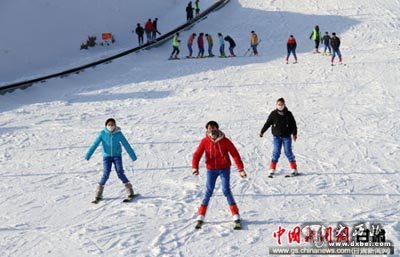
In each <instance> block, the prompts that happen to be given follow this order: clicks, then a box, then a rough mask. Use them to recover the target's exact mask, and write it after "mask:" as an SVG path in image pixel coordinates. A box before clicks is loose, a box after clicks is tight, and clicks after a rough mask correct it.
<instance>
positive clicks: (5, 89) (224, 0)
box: [0, 0, 230, 93]
mask: <svg viewBox="0 0 400 257" xmlns="http://www.w3.org/2000/svg"><path fill="white" fill-rule="evenodd" d="M229 1H230V0H219V1H218V2H216V3H214V4H213V5H212V6H210V7H209V8H207V9H206V10H204V11H203V12H202V13H200V14H199V15H198V16H196V17H195V18H194V19H192V20H190V21H188V22H186V23H184V24H183V25H181V26H179V27H177V28H175V29H174V30H171V31H170V32H167V33H166V34H163V35H162V36H160V37H159V38H157V40H156V41H155V42H152V43H146V44H144V45H142V46H138V47H135V48H132V49H129V50H126V51H124V52H121V53H118V54H115V55H112V56H110V57H107V58H104V59H101V60H98V61H95V62H91V63H88V64H85V65H82V66H78V67H75V68H71V69H68V70H64V71H61V72H57V73H53V74H50V75H46V76H43V77H39V78H35V79H30V80H26V81H21V82H16V83H12V84H8V85H2V86H0V93H7V92H10V91H13V90H14V89H18V88H27V87H30V86H31V85H33V84H35V83H38V82H45V81H46V80H48V79H51V78H56V77H64V76H66V75H69V74H71V73H79V71H82V70H84V69H87V68H90V67H94V66H96V65H99V64H103V63H109V62H111V61H112V60H114V59H118V58H121V57H123V56H125V55H128V54H131V53H135V52H138V51H140V50H143V49H149V48H152V47H155V46H158V45H161V44H164V43H165V42H166V41H167V40H168V39H171V38H172V37H173V36H174V35H175V33H177V32H180V31H182V30H185V29H189V28H191V27H192V26H194V24H195V23H196V22H198V21H200V20H202V19H204V18H206V16H207V15H208V14H210V13H211V12H213V11H217V10H219V9H220V8H222V7H223V6H225V5H226V4H227V3H228V2H229Z"/></svg>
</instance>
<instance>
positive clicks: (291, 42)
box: [286, 35, 297, 64]
mask: <svg viewBox="0 0 400 257" xmlns="http://www.w3.org/2000/svg"><path fill="white" fill-rule="evenodd" d="M286 47H287V56H286V64H288V63H289V57H290V54H291V53H292V54H293V56H294V63H297V56H296V47H297V43H296V39H295V38H294V36H293V35H290V37H289V39H288V41H287V44H286Z"/></svg>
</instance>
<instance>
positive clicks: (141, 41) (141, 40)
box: [138, 35, 143, 46]
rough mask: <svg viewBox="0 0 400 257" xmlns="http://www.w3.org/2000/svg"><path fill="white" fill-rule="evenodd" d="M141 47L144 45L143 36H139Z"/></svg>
mask: <svg viewBox="0 0 400 257" xmlns="http://www.w3.org/2000/svg"><path fill="white" fill-rule="evenodd" d="M138 42H139V46H141V45H143V35H138Z"/></svg>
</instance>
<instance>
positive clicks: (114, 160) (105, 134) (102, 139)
mask: <svg viewBox="0 0 400 257" xmlns="http://www.w3.org/2000/svg"><path fill="white" fill-rule="evenodd" d="M100 143H101V144H102V146H103V176H102V177H101V179H100V182H99V184H98V187H97V191H96V198H95V201H93V202H94V203H97V202H98V201H100V200H101V199H102V198H103V190H104V185H105V184H106V182H107V180H108V178H109V177H110V173H111V166H112V164H114V168H115V170H116V172H117V175H118V178H119V179H120V180H121V181H122V182H123V183H124V185H125V188H126V191H127V193H128V198H132V197H133V195H134V193H133V188H132V184H131V183H130V182H129V180H128V178H127V177H126V176H125V172H124V168H123V166H122V157H121V153H122V147H121V144H122V145H123V146H124V148H125V150H126V151H127V152H128V154H129V157H131V159H132V161H136V160H137V157H136V154H135V151H134V150H133V149H132V147H131V146H130V145H129V143H128V141H127V140H126V138H125V136H124V135H123V134H122V132H121V129H120V128H119V127H117V124H116V122H115V120H114V119H113V118H109V119H107V120H106V123H105V128H104V129H103V130H102V131H101V132H100V133H99V135H98V136H97V138H96V140H95V141H94V142H93V144H92V145H91V146H90V148H89V150H88V151H87V153H86V156H85V159H86V160H89V159H90V157H91V156H92V155H93V153H94V152H95V151H96V148H97V147H98V146H99V144H100Z"/></svg>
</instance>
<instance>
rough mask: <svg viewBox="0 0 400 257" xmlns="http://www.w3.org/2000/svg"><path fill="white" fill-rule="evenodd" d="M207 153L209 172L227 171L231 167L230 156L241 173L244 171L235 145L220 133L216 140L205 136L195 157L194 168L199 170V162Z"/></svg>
mask: <svg viewBox="0 0 400 257" xmlns="http://www.w3.org/2000/svg"><path fill="white" fill-rule="evenodd" d="M204 152H206V166H207V169H208V170H217V169H226V168H229V167H230V166H231V160H230V158H229V154H230V155H231V156H232V157H233V159H234V161H235V163H236V166H237V168H238V170H239V171H241V170H243V169H244V166H243V162H242V159H241V158H240V155H239V152H238V151H237V149H236V147H235V146H234V145H233V143H232V142H231V141H230V140H229V139H228V138H226V137H225V135H224V134H223V133H222V132H220V135H219V136H218V138H217V139H216V140H213V139H212V138H210V137H209V136H208V135H207V136H205V137H204V138H203V139H202V140H201V142H200V145H199V146H198V147H197V150H196V152H195V153H194V155H193V160H192V168H193V169H199V162H200V159H201V157H202V156H203V153H204Z"/></svg>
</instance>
